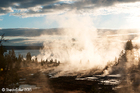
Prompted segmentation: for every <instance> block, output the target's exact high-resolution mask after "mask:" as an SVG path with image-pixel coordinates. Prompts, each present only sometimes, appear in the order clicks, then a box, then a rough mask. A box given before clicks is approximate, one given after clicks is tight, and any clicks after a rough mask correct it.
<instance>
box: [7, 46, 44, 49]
mask: <svg viewBox="0 0 140 93" xmlns="http://www.w3.org/2000/svg"><path fill="white" fill-rule="evenodd" d="M4 48H5V49H7V50H11V49H14V50H36V49H37V50H38V49H42V48H43V46H4Z"/></svg>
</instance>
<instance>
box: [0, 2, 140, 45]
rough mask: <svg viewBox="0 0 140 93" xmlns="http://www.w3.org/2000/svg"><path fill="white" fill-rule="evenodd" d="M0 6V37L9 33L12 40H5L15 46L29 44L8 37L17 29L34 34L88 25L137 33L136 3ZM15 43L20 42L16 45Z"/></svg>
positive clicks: (139, 5) (139, 18)
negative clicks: (39, 31) (45, 30)
mask: <svg viewBox="0 0 140 93" xmlns="http://www.w3.org/2000/svg"><path fill="white" fill-rule="evenodd" d="M0 2H1V3H0V34H2V33H3V31H5V30H3V29H8V30H10V31H11V36H14V37H11V36H10V37H8V36H7V37H8V38H10V39H13V40H15V39H16V40H15V41H17V43H15V45H16V44H17V45H22V43H24V44H25V42H26V41H27V40H28V41H29V37H28V36H27V37H23V36H22V35H19V36H16V37H15V35H12V31H13V29H16V31H20V30H19V29H18V28H20V29H22V31H23V30H25V31H31V30H32V31H34V29H51V28H69V27H72V26H74V24H81V23H82V25H84V24H85V26H88V25H86V23H85V22H87V23H88V22H89V23H91V25H92V26H93V27H94V28H96V29H140V26H139V24H140V12H139V11H140V1H139V0H0ZM86 19H87V20H86ZM85 20H86V21H85ZM79 27H80V26H79ZM10 28H13V29H10ZM30 28H32V29H30ZM89 28H90V27H89ZM29 29H30V30H29ZM21 37H22V38H21ZM17 39H19V40H21V39H22V41H24V42H20V44H19V43H18V40H17ZM25 45H28V44H25Z"/></svg>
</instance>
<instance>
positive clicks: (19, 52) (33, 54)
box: [7, 50, 40, 58]
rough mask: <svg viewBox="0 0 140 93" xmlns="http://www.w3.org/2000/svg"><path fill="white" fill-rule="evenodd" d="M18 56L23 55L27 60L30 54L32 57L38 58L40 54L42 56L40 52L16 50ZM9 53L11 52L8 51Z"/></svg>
mask: <svg viewBox="0 0 140 93" xmlns="http://www.w3.org/2000/svg"><path fill="white" fill-rule="evenodd" d="M14 51H15V54H16V56H17V57H18V55H19V54H21V55H23V57H24V58H26V55H27V53H28V52H30V53H31V56H37V55H38V54H40V50H14ZM8 52H9V50H7V53H8Z"/></svg>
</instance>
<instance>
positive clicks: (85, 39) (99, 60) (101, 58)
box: [38, 15, 124, 71]
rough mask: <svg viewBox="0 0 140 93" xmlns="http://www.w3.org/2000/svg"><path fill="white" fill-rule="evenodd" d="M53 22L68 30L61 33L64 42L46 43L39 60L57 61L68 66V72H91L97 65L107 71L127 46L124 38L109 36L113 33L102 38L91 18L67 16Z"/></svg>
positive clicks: (59, 40)
mask: <svg viewBox="0 0 140 93" xmlns="http://www.w3.org/2000/svg"><path fill="white" fill-rule="evenodd" d="M50 19H53V20H55V21H57V23H58V24H59V26H60V27H67V29H64V30H63V31H61V32H62V33H61V39H60V38H56V39H53V40H52V41H48V40H46V41H45V42H44V48H43V49H42V50H41V53H40V55H38V59H40V60H41V59H42V60H46V59H48V60H50V59H57V60H60V62H61V63H67V65H65V67H62V68H63V70H65V71H70V70H72V71H80V70H88V69H91V68H93V67H97V66H99V67H100V68H104V67H105V66H106V65H107V63H108V62H113V61H114V59H115V57H118V56H119V54H120V51H121V50H122V49H123V47H124V44H123V43H122V42H121V41H122V40H121V39H122V38H121V39H120V38H118V37H108V36H107V35H108V34H109V33H108V34H106V33H104V34H103V35H102V36H99V35H98V31H97V29H96V28H95V27H94V24H93V22H92V18H90V17H87V16H86V17H80V16H78V17H77V16H70V15H69V16H68V15H65V16H63V18H62V17H60V18H59V17H58V18H57V19H55V17H51V18H50ZM58 19H59V20H58ZM55 36H56V37H58V36H57V35H55ZM62 68H61V69H62Z"/></svg>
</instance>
